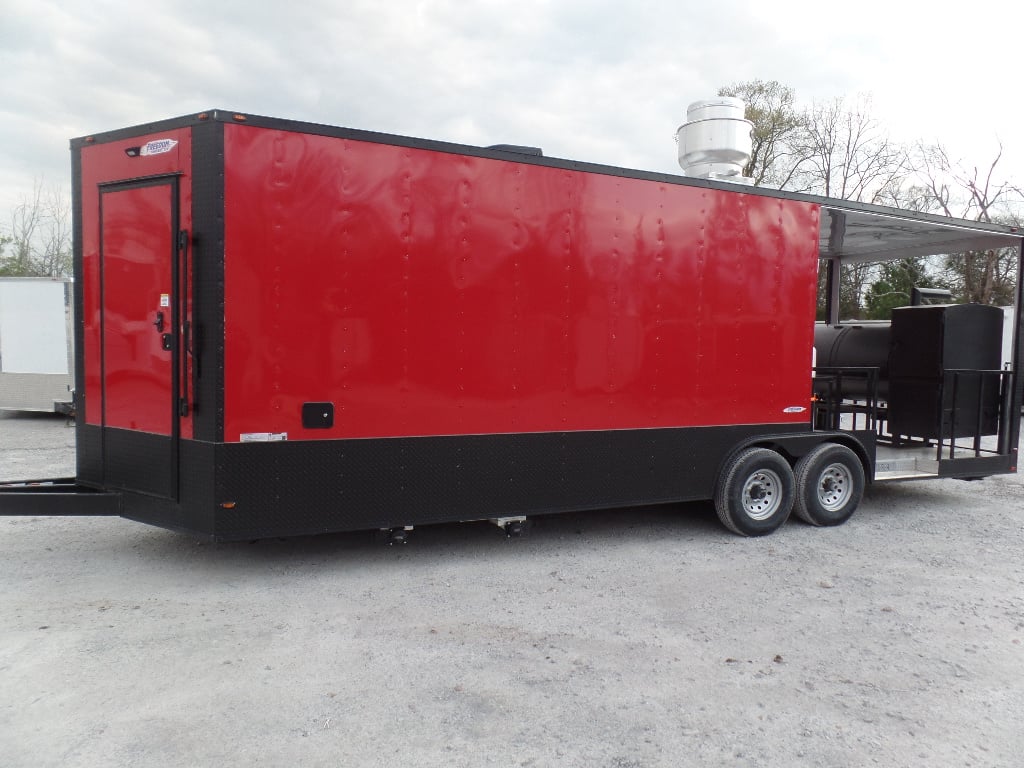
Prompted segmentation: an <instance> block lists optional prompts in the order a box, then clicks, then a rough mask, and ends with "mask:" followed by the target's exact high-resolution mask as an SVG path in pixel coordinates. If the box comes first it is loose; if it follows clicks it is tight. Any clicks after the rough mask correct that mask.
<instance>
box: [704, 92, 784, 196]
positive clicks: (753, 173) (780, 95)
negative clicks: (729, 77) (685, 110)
mask: <svg viewBox="0 0 1024 768" xmlns="http://www.w3.org/2000/svg"><path fill="white" fill-rule="evenodd" d="M718 95H719V96H734V97H737V98H740V99H742V100H743V103H744V104H745V105H746V118H747V120H749V121H750V122H751V123H753V126H754V127H753V130H752V132H751V139H752V145H753V149H752V152H751V155H750V160H749V161H748V162H747V164H746V165H745V166H744V167H743V175H744V176H749V177H750V178H752V179H753V180H754V184H755V185H756V186H760V185H761V184H770V185H772V186H780V184H779V183H778V181H779V179H778V175H779V171H780V168H782V167H783V161H784V160H786V159H787V158H789V156H790V154H791V149H790V146H789V144H788V140H789V138H790V137H791V136H792V135H793V134H794V133H795V132H796V131H797V129H798V128H800V126H801V115H800V113H798V112H797V110H796V107H795V106H794V97H795V94H794V91H793V89H792V88H790V87H788V86H785V85H782V84H781V83H780V82H778V81H777V80H767V81H765V80H748V81H746V82H742V83H733V84H732V85H729V86H726V87H724V88H719V89H718ZM787 165H788V164H787Z"/></svg>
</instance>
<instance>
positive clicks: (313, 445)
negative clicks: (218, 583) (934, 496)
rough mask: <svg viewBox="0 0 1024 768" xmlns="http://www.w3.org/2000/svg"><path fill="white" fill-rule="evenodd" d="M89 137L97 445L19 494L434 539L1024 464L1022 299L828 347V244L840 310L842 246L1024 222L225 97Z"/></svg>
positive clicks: (87, 405) (269, 531)
mask: <svg viewBox="0 0 1024 768" xmlns="http://www.w3.org/2000/svg"><path fill="white" fill-rule="evenodd" d="M733 122H735V120H734V121H733ZM71 147H72V162H73V181H74V201H73V211H74V231H75V244H74V248H75V253H74V255H75V282H74V292H75V313H74V316H75V318H76V320H75V345H74V350H75V380H76V388H77V391H76V402H75V405H76V409H75V418H76V457H77V468H76V477H75V478H74V479H61V480H53V481H37V482H32V483H19V484H13V485H12V484H10V483H8V484H6V485H4V486H2V487H0V514H3V515H16V514H30V515H38V514H55V515H56V514H72V515H85V514H90V515H91V514H95V515H121V516H123V517H126V518H130V519H133V520H138V521H142V522H146V523H150V524H153V525H158V526H162V527H165V528H170V529H174V530H179V531H183V532H187V533H190V534H193V535H198V536H204V537H210V538H214V539H218V540H237V539H253V538H260V537H268V536H289V535H300V534H310V533H319V532H327V531H348V530H358V529H382V530H386V531H389V532H398V531H401V532H402V533H401V535H399V534H398V533H395V535H394V537H393V538H394V540H399V539H401V540H404V536H405V532H406V531H407V530H408V529H409V528H410V527H411V526H415V525H422V524H429V523H437V522H445V521H457V520H492V521H499V524H502V522H501V521H503V523H504V524H503V527H506V529H507V526H508V523H509V521H513V522H514V523H516V524H517V525H518V524H519V523H521V522H522V521H523V519H524V518H525V517H526V516H528V515H537V514H551V513H559V512H568V511H575V510H588V509H597V508H609V507H623V506H631V505H640V504H661V503H668V502H678V501H689V500H714V502H715V505H716V508H717V510H718V513H719V516H720V518H721V520H722V522H723V523H724V524H725V526H726V527H727V528H729V529H730V530H732V531H735V532H737V533H740V534H744V535H761V534H766V533H770V532H771V531H773V530H775V529H776V528H778V527H779V526H780V525H781V524H782V523H783V522H784V521H785V520H786V519H787V517H788V516H789V514H790V512H791V511H795V513H796V514H797V515H799V516H800V517H801V518H803V519H804V520H806V521H808V522H810V523H812V524H815V525H836V524H839V523H842V522H843V521H845V520H846V519H848V518H849V516H850V515H851V514H853V512H854V510H855V509H856V507H857V504H858V503H859V501H860V498H861V494H862V492H863V490H864V488H865V486H866V485H868V484H870V483H872V482H875V481H878V480H883V479H907V478H918V477H920V478H923V477H964V478H967V477H971V478H973V477H981V476H985V475H990V474H996V473H1005V472H1015V471H1016V468H1017V447H1016V446H1017V442H1018V437H1019V426H1020V425H1019V418H1016V414H1019V412H1020V406H1021V386H1020V382H1019V381H1018V377H1017V376H1016V370H1017V365H1018V360H1019V356H1020V353H1019V339H1020V313H1019V312H1018V313H1017V314H1016V315H1015V320H1014V323H1013V327H1012V329H1011V330H1012V333H1013V342H1012V350H1013V359H1012V361H1009V362H1012V365H1010V366H1009V368H1007V369H1003V366H1001V365H999V364H998V362H997V363H996V365H995V366H994V367H993V365H992V364H991V361H990V360H989V358H988V357H987V356H986V353H983V352H978V354H975V351H977V350H982V349H984V348H987V347H988V346H989V345H990V344H991V339H988V338H983V337H986V336H987V334H989V330H978V329H990V328H991V327H993V323H992V322H989V319H988V318H987V317H986V318H982V319H981V320H980V321H979V322H978V323H975V322H974V315H976V314H978V313H977V312H975V311H974V310H970V309H969V310H968V311H966V312H963V311H960V310H946V311H942V312H939V313H935V314H934V315H933V314H928V313H924V312H914V311H913V310H914V309H915V308H911V309H910V310H906V311H904V310H899V311H901V312H904V314H907V315H909V317H910V320H909V322H903V321H902V320H899V321H896V322H894V328H895V326H896V325H901V327H904V328H910V329H911V330H910V331H909V333H910V337H909V338H911V340H912V341H911V346H913V347H914V348H915V349H914V352H915V356H912V360H916V361H917V362H916V363H912V364H911V363H908V360H911V356H908V357H907V359H900V360H897V361H896V365H894V364H893V363H894V359H893V355H894V354H900V353H898V352H894V349H895V347H893V346H892V345H891V344H889V342H886V343H887V344H889V346H888V347H887V349H886V350H885V352H884V355H883V356H884V358H885V359H884V363H885V365H884V366H883V365H882V362H883V361H875V362H876V364H873V365H868V366H859V365H845V364H840V365H833V366H828V367H826V366H822V368H821V369H819V370H817V371H814V370H812V357H813V354H814V328H815V322H814V316H815V306H816V295H817V289H818V267H819V263H821V261H822V260H823V261H824V262H825V263H826V264H827V269H828V276H829V280H830V282H829V286H830V287H829V289H828V296H829V299H830V309H829V323H830V324H831V325H833V326H836V325H838V324H839V316H838V305H839V302H838V297H839V292H838V291H839V288H838V275H839V268H840V266H841V265H842V264H844V263H849V262H856V261H865V260H874V261H878V260H884V259H898V258H903V257H907V256H920V255H925V254H949V253H957V252H962V251H968V250H984V249H994V248H1011V249H1016V252H1017V260H1018V265H1019V261H1020V250H1021V238H1020V235H1019V234H1018V233H1017V232H1016V231H1015V230H1012V229H1010V228H1007V227H1001V226H996V225H990V224H979V223H975V222H967V221H955V220H950V219H946V218H941V217H936V216H929V215H924V214H916V213H904V212H899V211H895V210H892V209H887V208H881V207H877V206H869V205H859V204H854V203H849V202H846V201H838V200H831V199H825V198H818V197H812V196H807V195H800V194H794V193H789V192H783V191H778V190H767V189H762V188H754V187H750V186H744V185H742V184H736V183H732V182H730V181H722V180H716V178H714V174H711V176H712V177H711V178H705V179H698V178H688V177H683V176H674V175H668V174H655V173H649V172H642V171H630V170H625V169H622V168H612V167H607V166H598V165H588V164H584V163H578V162H573V161H567V160H560V159H557V158H551V157H546V156H544V155H542V154H534V153H524V152H523V151H521V148H520V149H517V148H514V147H512V148H509V147H503V146H495V147H490V148H480V147H469V146H461V145H454V144H448V143H442V142H433V141H424V140H420V139H411V138H406V137H401V136H391V135H384V134H378V133H369V132H365V131H355V130H349V129H344V128H335V127H331V126H324V125H312V124H307V123H298V122H293V121H285V120H276V119H272V118H266V117H259V116H254V115H242V114H237V113H233V112H222V111H210V112H204V113H200V114H196V115H189V116H185V117H181V118H176V119H171V120H167V121H163V122H159V123H153V124H149V125H144V126H138V127H134V128H125V129H122V130H117V131H112V132H109V133H104V134H96V135H93V136H88V137H83V138H80V139H75V140H73V141H72V145H71ZM702 156H703V155H702ZM704 165H707V166H708V167H709V168H712V169H714V168H717V167H718V164H716V163H714V162H711V163H710V164H709V163H704ZM1019 290H1020V289H1019V287H1018V304H1019V303H1020V296H1019ZM926 309H929V310H931V309H933V308H926ZM979 309H980V310H985V309H987V308H979ZM982 314H984V312H982ZM926 315H927V316H926ZM967 315H970V316H971V318H969V319H970V322H968V323H966V325H965V324H964V323H961V322H960V320H961V319H962V318H963V317H966V316H967ZM965 327H966V328H968V329H974V330H968V331H966V332H964V333H961V332H960V331H959V330H957V329H958V328H965ZM915 329H924V330H915ZM896 334H897V331H896V330H894V331H893V334H892V335H893V337H894V338H895V336H896ZM833 336H834V335H833ZM900 338H901V339H905V338H908V337H907V336H906V335H904V336H901V337H900ZM901 343H904V342H901ZM996 346H997V347H999V341H998V340H996ZM925 347H928V349H925ZM965 349H966V350H967V353H966V354H961V353H962V352H964V350H965ZM908 365H909V367H908ZM915 366H917V367H915ZM883 367H884V368H885V371H886V372H885V374H884V376H883V378H884V377H888V378H885V380H884V382H882V383H884V385H885V386H884V388H882V389H880V388H879V383H880V382H879V371H880V370H881V369H882V368H883ZM894 372H895V374H896V378H893V374H894ZM894 387H895V389H894ZM895 392H901V393H902V394H901V395H899V396H896V395H895V394H894V393H895ZM901 398H902V399H901ZM904 409H905V410H904ZM893 425H895V426H896V430H895V432H893Z"/></svg>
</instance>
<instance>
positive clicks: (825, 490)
mask: <svg viewBox="0 0 1024 768" xmlns="http://www.w3.org/2000/svg"><path fill="white" fill-rule="evenodd" d="M852 487H853V475H852V474H851V473H850V470H849V469H848V468H847V467H846V465H845V464H839V463H836V464H829V465H828V466H827V467H825V469H823V470H822V472H821V475H820V476H819V477H818V503H819V504H820V505H821V507H822V509H826V510H828V511H829V512H835V511H836V510H839V509H842V508H843V507H844V506H845V505H846V502H847V500H849V498H850V493H851V489H852Z"/></svg>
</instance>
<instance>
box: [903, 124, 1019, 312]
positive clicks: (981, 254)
mask: <svg viewBox="0 0 1024 768" xmlns="http://www.w3.org/2000/svg"><path fill="white" fill-rule="evenodd" d="M916 157H917V161H918V162H917V165H918V175H919V177H920V179H921V187H920V188H921V190H922V192H921V195H922V198H923V200H924V202H925V203H926V204H927V205H928V206H929V207H930V208H931V209H932V210H937V211H940V212H942V213H944V214H945V215H947V216H954V217H957V218H961V219H972V220H974V221H984V222H998V223H1003V224H1010V225H1014V226H1019V225H1020V223H1021V218H1020V208H1021V204H1022V203H1024V195H1022V193H1021V190H1020V189H1019V188H1018V187H1016V186H1014V185H1013V184H1011V183H1010V182H1009V181H1000V180H998V177H997V169H998V167H999V162H1000V160H1002V157H1003V146H1002V144H999V147H998V150H997V151H996V154H995V157H994V158H993V159H992V161H991V162H990V163H988V164H987V166H982V167H980V168H979V166H977V165H974V166H965V165H964V164H963V163H961V162H957V161H954V160H952V159H951V158H950V155H949V152H948V151H947V150H946V148H945V147H943V146H942V145H941V144H930V145H925V144H919V145H918V146H917V150H916ZM946 271H947V275H948V279H949V281H950V283H951V284H952V285H954V286H955V287H956V288H957V289H958V290H957V292H958V293H959V294H960V298H961V299H962V300H963V301H968V302H977V303H980V304H1012V303H1013V289H1014V285H1015V283H1016V279H1017V259H1016V255H1015V253H1014V251H1013V249H1005V248H1003V249H990V250H986V251H968V252H967V253H964V254H955V255H951V256H950V257H948V258H947V259H946Z"/></svg>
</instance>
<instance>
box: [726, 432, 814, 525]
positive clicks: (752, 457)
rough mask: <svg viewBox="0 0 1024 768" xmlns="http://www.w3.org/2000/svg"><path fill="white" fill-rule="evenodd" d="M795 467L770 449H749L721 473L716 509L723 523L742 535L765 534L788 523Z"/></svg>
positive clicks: (733, 459)
mask: <svg viewBox="0 0 1024 768" xmlns="http://www.w3.org/2000/svg"><path fill="white" fill-rule="evenodd" d="M794 495H795V491H794V478H793V470H792V469H791V468H790V466H789V462H787V461H786V460H785V459H784V458H782V456H780V455H779V454H777V453H776V452H775V451H770V450H768V449H767V448H747V449H746V450H743V451H740V452H739V453H738V454H736V455H735V456H733V457H732V459H730V460H729V462H728V463H727V464H726V465H725V467H724V468H723V469H722V473H721V474H720V475H719V476H718V483H717V486H716V488H715V509H716V510H717V511H718V519H719V520H721V521H722V525H724V526H725V527H726V528H728V529H729V530H730V531H732V532H733V533H738V534H739V535H740V536H764V535H766V534H769V533H771V532H772V531H774V530H775V529H777V528H778V527H779V526H780V525H782V524H783V523H784V522H786V518H788V517H789V513H790V512H791V511H792V509H793V498H794Z"/></svg>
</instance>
